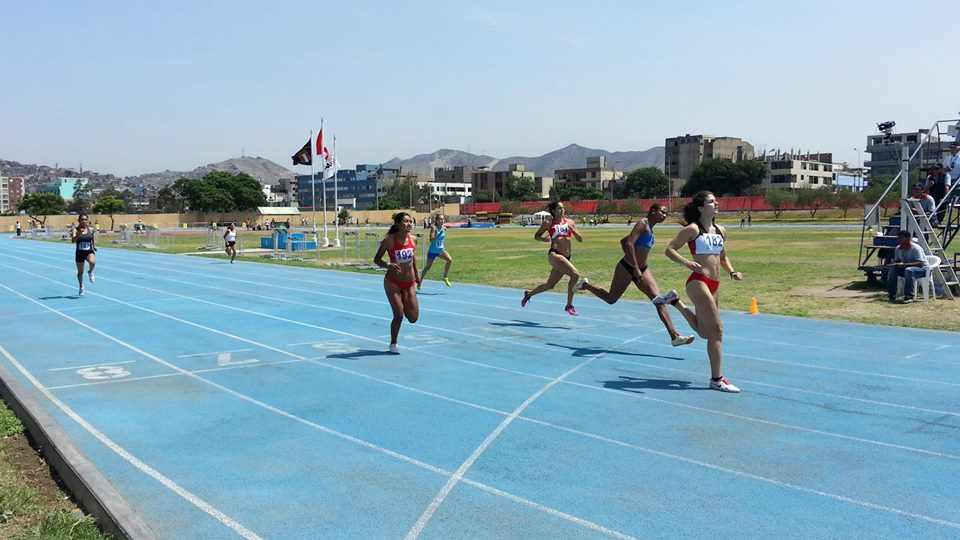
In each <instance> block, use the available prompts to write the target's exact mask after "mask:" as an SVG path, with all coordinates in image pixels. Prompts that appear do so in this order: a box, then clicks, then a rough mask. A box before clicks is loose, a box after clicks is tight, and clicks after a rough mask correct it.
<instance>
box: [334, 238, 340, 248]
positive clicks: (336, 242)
mask: <svg viewBox="0 0 960 540" xmlns="http://www.w3.org/2000/svg"><path fill="white" fill-rule="evenodd" d="M333 247H335V248H338V247H340V238H334V239H333Z"/></svg>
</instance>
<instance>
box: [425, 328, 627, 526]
mask: <svg viewBox="0 0 960 540" xmlns="http://www.w3.org/2000/svg"><path fill="white" fill-rule="evenodd" d="M638 339H640V338H639V337H636V338H632V339H628V340H627V341H624V342H623V343H621V344H620V346H623V345H626V344H627V343H630V342H632V341H636V340H638ZM603 354H605V353H599V354H596V355H593V356H591V357H589V358H587V359H586V360H584V361H583V362H581V363H579V364H577V365H576V366H574V367H572V368H570V369H568V370H567V371H565V372H564V373H563V374H561V375H560V376H559V377H554V378H553V379H551V380H550V382H548V383H547V384H545V385H543V386H542V387H541V388H540V389H539V390H537V391H536V392H534V393H533V394H531V395H530V397H528V398H527V399H526V400H525V401H524V402H523V403H521V404H520V406H518V407H517V408H516V409H514V410H513V412H511V413H510V415H509V416H507V417H506V418H504V419H503V421H502V422H500V425H498V426H497V427H496V428H495V429H494V430H493V431H491V432H490V434H489V435H487V437H486V438H485V439H484V440H483V442H481V443H480V445H479V446H477V447H476V448H475V449H474V450H473V452H472V453H471V454H470V456H469V457H467V459H465V460H464V461H463V463H461V464H460V466H459V467H457V470H456V471H455V472H454V473H453V476H451V477H450V478H449V479H448V480H447V483H446V484H444V485H443V487H442V488H440V492H439V493H437V495H436V496H435V497H434V498H433V500H432V501H430V504H428V505H427V508H426V509H424V511H423V513H421V514H420V517H419V518H418V519H417V522H416V523H414V524H413V527H411V528H410V530H409V531H407V535H406V538H407V540H415V539H416V538H419V537H420V535H421V534H423V529H424V528H425V527H426V526H427V524H428V523H430V520H431V519H433V515H434V514H436V512H437V510H438V509H439V508H440V505H441V504H443V501H445V500H446V499H447V496H448V495H450V492H451V491H453V488H454V487H456V485H457V484H458V483H460V481H461V480H463V477H464V475H466V474H467V471H468V470H470V467H472V466H473V464H474V463H476V461H477V459H479V458H480V456H481V455H482V454H483V453H484V452H486V450H487V448H490V445H491V444H493V441H495V440H497V437H499V436H500V434H501V433H503V431H504V430H505V429H507V426H509V425H510V424H512V423H513V421H514V420H516V419H517V417H518V416H520V414H521V413H523V411H525V410H526V409H527V407H529V406H530V405H532V404H533V402H534V401H536V400H537V399H538V398H540V396H542V395H543V394H545V393H546V392H547V391H548V390H550V389H551V388H553V387H554V386H556V385H558V384H560V382H562V381H563V380H564V379H566V378H567V377H569V376H570V375H572V374H574V373H575V372H576V371H577V370H579V369H580V368H582V367H585V366H587V365H589V364H590V363H591V362H593V361H594V360H596V359H597V358H599V357H601V356H603ZM603 532H604V533H605V534H608V535H610V536H613V537H615V538H624V539H626V538H632V537H630V536H626V535H624V534H621V533H619V532H617V531H614V530H612V529H611V530H607V531H603Z"/></svg>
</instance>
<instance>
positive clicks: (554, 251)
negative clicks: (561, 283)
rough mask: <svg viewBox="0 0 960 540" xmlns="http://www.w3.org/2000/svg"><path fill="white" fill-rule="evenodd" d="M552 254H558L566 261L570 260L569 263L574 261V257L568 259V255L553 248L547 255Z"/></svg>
mask: <svg viewBox="0 0 960 540" xmlns="http://www.w3.org/2000/svg"><path fill="white" fill-rule="evenodd" d="M550 253H556V254H557V255H559V256H561V257H563V258H564V259H566V260H568V261H569V260H572V259H573V257H568V256H567V255H564V254H563V253H560V251H558V250H556V249H553V248H550V249H549V250H548V251H547V254H548V255H549V254H550Z"/></svg>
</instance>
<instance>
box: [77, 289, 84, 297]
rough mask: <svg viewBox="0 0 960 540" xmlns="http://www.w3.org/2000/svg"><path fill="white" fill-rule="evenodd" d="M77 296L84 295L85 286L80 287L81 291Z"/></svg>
mask: <svg viewBox="0 0 960 540" xmlns="http://www.w3.org/2000/svg"><path fill="white" fill-rule="evenodd" d="M77 296H83V287H80V292H78V293H77Z"/></svg>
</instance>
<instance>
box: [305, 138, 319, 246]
mask: <svg viewBox="0 0 960 540" xmlns="http://www.w3.org/2000/svg"><path fill="white" fill-rule="evenodd" d="M320 123H321V124H323V121H322V120H321V121H320ZM307 146H309V147H310V210H311V213H312V215H311V218H310V219H311V221H313V240H314V241H316V240H317V189H316V187H317V178H316V177H315V176H314V173H313V130H312V129H311V130H310V140H308V141H307Z"/></svg>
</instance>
